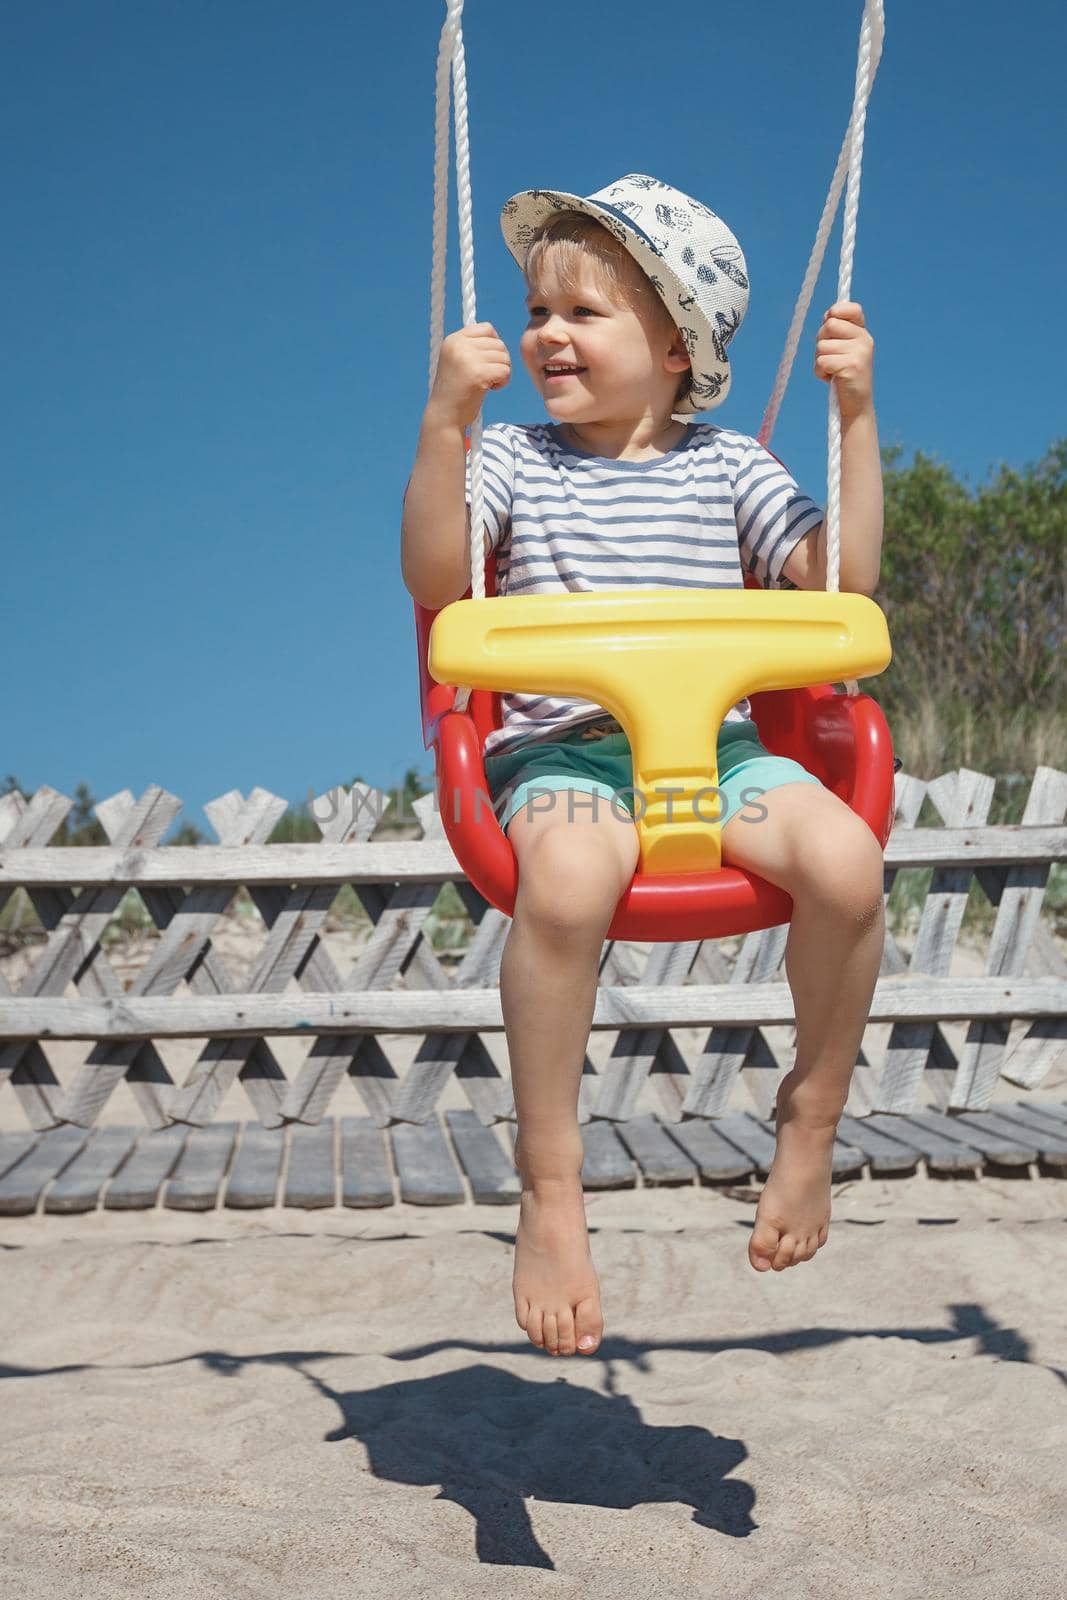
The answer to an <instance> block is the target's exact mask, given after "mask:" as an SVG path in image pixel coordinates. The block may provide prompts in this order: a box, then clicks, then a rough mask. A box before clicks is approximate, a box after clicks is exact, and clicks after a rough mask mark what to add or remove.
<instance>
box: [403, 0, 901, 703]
mask: <svg viewBox="0 0 1067 1600" xmlns="http://www.w3.org/2000/svg"><path fill="white" fill-rule="evenodd" d="M445 5H446V9H447V14H446V17H445V23H444V26H443V28H442V30H441V43H440V47H439V50H438V55H437V96H436V120H435V145H434V212H433V273H432V278H431V288H430V387H431V389H432V387H433V381H434V377H435V375H436V372H437V364H438V361H439V359H440V354H441V343H442V340H443V338H444V309H445V265H446V255H447V233H448V227H447V223H448V100H449V94H448V86H449V76H450V75H451V81H452V93H453V98H454V112H455V117H454V122H455V139H456V193H457V206H458V212H459V259H460V284H461V292H462V309H463V326H464V327H469V326H470V325H471V324H472V323H474V322H476V321H477V315H478V314H477V310H476V306H475V293H474V225H473V213H472V200H471V181H470V139H469V132H468V118H467V71H466V61H465V57H464V53H463V27H462V18H463V0H445ZM884 37H885V14H884V10H883V4H882V0H864V7H863V21H862V24H861V27H860V43H859V56H858V60H857V64H856V83H855V89H854V92H853V99H852V115H851V117H850V118H849V124H848V130H847V132H846V134H845V138H844V141H843V143H842V145H841V152H840V154H839V156H838V158H837V167H836V169H835V171H834V176H833V181H832V182H831V185H830V192H829V194H828V195H827V197H826V204H825V205H824V207H823V213H822V217H821V218H820V220H819V226H818V229H817V231H816V235H815V244H814V246H813V247H812V252H811V258H810V260H809V261H808V268H807V271H806V272H805V274H804V281H803V284H802V285H801V289H800V294H799V295H798V297H797V302H796V306H795V308H794V311H793V320H792V322H791V323H790V326H789V332H788V334H787V336H786V342H785V350H784V352H783V354H782V359H781V361H780V362H779V365H778V372H777V375H776V377H775V381H774V387H773V389H772V391H771V397H770V400H769V401H768V403H767V409H766V411H765V412H764V416H763V422H762V423H761V425H760V431H759V435H758V437H759V441H760V443H761V444H764V445H768V444H769V443H770V438H771V434H772V432H773V431H774V425H775V422H776V421H777V419H778V412H779V410H780V408H781V404H782V400H783V397H784V395H785V391H786V386H787V384H788V383H789V376H790V373H791V371H792V368H793V362H794V360H795V358H796V353H797V347H798V346H799V343H800V337H801V333H802V332H803V328H804V323H805V321H806V319H807V314H808V310H809V308H810V305H811V298H812V295H813V294H814V292H815V285H816V282H817V281H818V277H819V273H820V271H821V268H822V263H823V258H824V256H825V254H826V247H827V244H828V242H829V238H830V230H831V228H832V227H833V224H834V218H835V217H836V215H837V208H838V206H839V204H840V200H841V190H842V188H843V187H844V188H845V189H846V193H845V216H844V223H843V225H842V233H841V256H840V264H839V268H838V279H837V298H838V299H839V300H847V299H848V298H849V295H850V292H851V287H852V263H853V258H854V255H855V250H856V218H857V214H858V211H859V191H860V172H861V168H862V165H863V135H864V127H865V123H866V118H867V104H868V101H869V99H870V93H871V87H872V85H873V83H874V78H875V73H876V72H877V70H878V62H879V60H880V59H881V54H882V40H883V39H884ZM846 175H847V187H846ZM470 476H471V542H470V569H471V597H472V598H473V599H475V600H484V599H485V558H484V543H483V540H484V535H483V527H484V521H485V498H484V496H485V491H484V481H483V476H482V415H481V411H479V412H478V415H477V416H476V417H475V419H474V421H473V422H472V423H471V439H470ZM840 520H841V408H840V406H839V404H838V400H837V393H836V391H835V389H834V386H833V384H832V383H831V385H830V416H829V427H828V440H827V503H826V552H827V557H826V560H827V571H826V590H827V593H828V594H836V593H837V592H838V590H839V588H840V570H841V532H840ZM846 688H847V690H848V693H849V694H850V695H851V694H858V693H859V685H858V683H857V682H856V681H855V680H854V679H850V680H847V682H846ZM470 695H471V691H470V689H469V688H461V689H458V690H457V692H456V699H455V709H456V710H457V711H465V710H466V709H467V705H468V702H469V700H470Z"/></svg>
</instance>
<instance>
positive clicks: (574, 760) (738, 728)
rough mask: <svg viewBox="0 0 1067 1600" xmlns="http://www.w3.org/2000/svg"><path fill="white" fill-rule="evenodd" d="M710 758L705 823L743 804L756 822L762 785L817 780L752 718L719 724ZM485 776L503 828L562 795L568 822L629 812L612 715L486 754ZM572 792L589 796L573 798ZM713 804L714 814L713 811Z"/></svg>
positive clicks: (629, 791)
mask: <svg viewBox="0 0 1067 1600" xmlns="http://www.w3.org/2000/svg"><path fill="white" fill-rule="evenodd" d="M614 730H618V731H614ZM717 756H718V768H719V783H718V791H717V792H718V796H719V799H718V801H717V800H716V791H715V790H713V789H711V788H710V786H709V788H708V789H707V791H706V792H705V794H704V795H703V796H702V798H701V800H700V802H699V812H700V815H701V816H702V817H704V818H705V820H706V821H708V822H711V821H713V820H714V821H718V822H719V823H720V825H725V824H726V823H727V822H729V821H730V820H731V819H732V818H733V817H735V816H736V815H737V814H738V812H739V811H741V810H742V809H744V808H746V807H747V808H748V810H747V815H748V817H749V819H750V820H751V821H753V822H758V821H759V820H760V819H761V817H762V816H763V815H765V812H764V810H763V808H762V807H761V806H760V805H759V797H760V795H762V794H766V792H767V791H768V790H769V789H777V788H780V787H781V785H782V784H784V783H819V782H820V780H819V779H818V778H816V777H814V776H813V774H812V773H810V772H808V771H807V769H806V768H805V767H802V766H801V765H800V763H799V761H792V760H790V759H789V757H788V756H775V755H772V754H771V753H770V751H769V750H767V749H765V748H764V746H763V744H762V743H761V742H760V736H759V731H758V729H757V727H756V724H755V723H754V722H748V721H746V722H725V723H723V726H722V727H721V729H720V730H719V738H718V744H717ZM485 779H486V783H487V785H488V788H489V796H490V799H491V800H492V802H493V810H494V812H495V813H496V815H497V817H498V818H499V821H500V826H501V828H503V830H504V832H505V833H507V831H508V824H509V823H510V821H511V819H512V817H514V815H515V813H516V812H517V811H519V810H521V809H522V807H523V806H525V807H526V808H527V816H528V817H531V816H543V815H544V814H545V813H546V812H547V811H550V810H552V809H554V808H556V807H560V808H562V803H563V802H562V801H561V799H558V798H555V797H556V796H560V795H563V794H566V796H567V798H566V808H567V809H566V812H565V813H563V814H564V815H565V816H566V818H567V820H568V821H575V820H576V819H577V818H578V817H581V816H589V817H592V818H593V820H594V821H597V820H599V818H600V816H602V815H604V816H607V815H610V814H611V812H612V811H614V813H615V815H616V816H618V817H619V818H620V820H622V819H624V817H625V812H626V811H628V812H629V813H630V816H631V817H633V816H634V815H635V795H634V788H633V781H634V771H633V762H632V760H631V755H630V741H629V739H627V737H626V735H625V733H623V732H622V731H621V730H620V729H619V725H618V723H617V722H616V721H615V720H614V719H613V718H609V719H608V720H607V721H605V722H599V723H587V724H586V725H585V726H584V727H582V728H579V729H578V730H577V731H576V732H574V733H570V734H568V735H567V736H566V737H565V738H564V739H562V740H560V741H559V743H556V744H547V743H546V744H539V743H535V744H528V745H526V746H525V747H524V748H523V749H521V750H515V751H512V752H510V753H509V754H508V755H500V756H486V758H485ZM568 791H569V792H568ZM578 794H581V795H585V796H587V797H588V798H587V799H585V800H578V799H577V798H576V797H577V795H578ZM601 798H602V799H603V801H604V802H605V806H604V809H603V810H602V809H601V807H600V799H601ZM720 805H721V812H720V814H719V815H716V812H717V810H718V808H719V806H720Z"/></svg>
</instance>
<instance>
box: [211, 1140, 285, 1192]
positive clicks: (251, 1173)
mask: <svg viewBox="0 0 1067 1600" xmlns="http://www.w3.org/2000/svg"><path fill="white" fill-rule="evenodd" d="M284 1155H285V1130H284V1128H264V1127H263V1125H262V1124H261V1123H258V1122H248V1123H246V1124H245V1126H244V1128H243V1129H242V1131H241V1138H240V1141H239V1142H238V1145H237V1154H236V1156H235V1157H234V1162H233V1170H232V1171H231V1173H230V1176H229V1180H228V1182H227V1184H226V1201H225V1203H226V1205H227V1206H230V1207H232V1208H235V1209H236V1208H240V1209H243V1210H251V1209H254V1208H260V1207H263V1206H272V1205H273V1204H274V1200H275V1196H276V1195H277V1193H278V1179H279V1177H280V1175H281V1170H282V1158H283V1156H284Z"/></svg>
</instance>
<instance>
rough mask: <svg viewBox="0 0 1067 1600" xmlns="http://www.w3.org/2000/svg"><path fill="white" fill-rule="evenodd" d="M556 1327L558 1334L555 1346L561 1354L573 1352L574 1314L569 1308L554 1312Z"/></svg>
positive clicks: (565, 1354)
mask: <svg viewBox="0 0 1067 1600" xmlns="http://www.w3.org/2000/svg"><path fill="white" fill-rule="evenodd" d="M556 1329H557V1332H558V1335H559V1344H558V1346H557V1348H558V1350H559V1353H560V1355H561V1356H572V1355H573V1354H574V1315H573V1313H572V1312H571V1311H570V1310H567V1311H559V1312H557V1313H556Z"/></svg>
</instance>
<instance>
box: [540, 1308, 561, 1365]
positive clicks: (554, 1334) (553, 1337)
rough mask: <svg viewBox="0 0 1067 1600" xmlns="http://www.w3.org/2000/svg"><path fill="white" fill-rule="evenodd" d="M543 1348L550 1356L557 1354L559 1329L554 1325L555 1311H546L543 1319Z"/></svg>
mask: <svg viewBox="0 0 1067 1600" xmlns="http://www.w3.org/2000/svg"><path fill="white" fill-rule="evenodd" d="M543 1328H544V1344H545V1349H546V1350H547V1351H548V1353H549V1355H550V1356H558V1355H559V1330H558V1328H557V1326H556V1313H555V1312H554V1311H546V1312H545V1315H544V1321H543Z"/></svg>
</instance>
